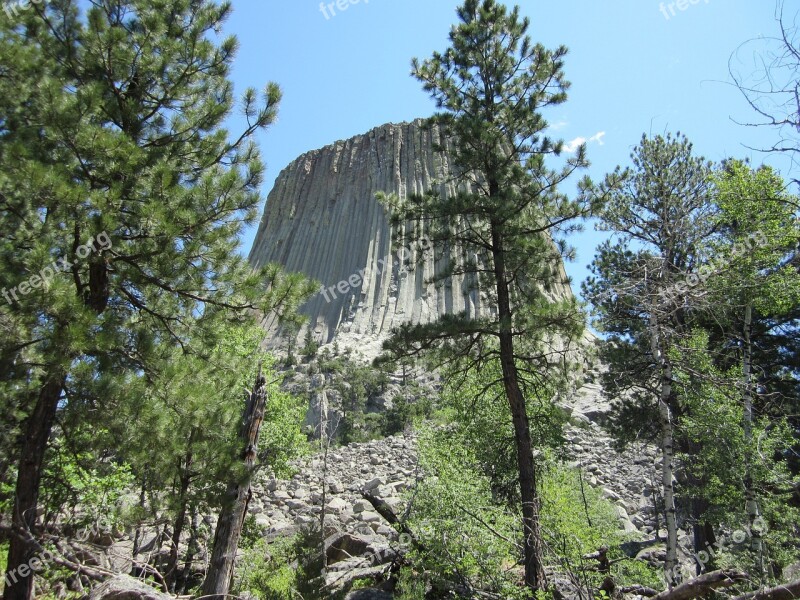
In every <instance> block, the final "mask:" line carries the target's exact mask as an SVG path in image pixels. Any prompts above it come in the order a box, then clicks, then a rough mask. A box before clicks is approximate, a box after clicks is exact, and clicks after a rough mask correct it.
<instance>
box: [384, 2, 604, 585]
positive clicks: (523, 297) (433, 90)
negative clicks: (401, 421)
mask: <svg viewBox="0 0 800 600" xmlns="http://www.w3.org/2000/svg"><path fill="white" fill-rule="evenodd" d="M457 14H458V18H459V23H458V24H457V25H455V26H454V27H453V28H452V30H451V32H450V42H451V44H450V47H449V48H448V49H447V50H445V52H444V53H438V52H436V53H434V54H433V56H432V58H431V59H429V60H426V61H423V62H419V61H417V60H416V59H415V60H414V61H413V74H414V76H415V77H416V78H417V79H418V80H420V81H421V82H422V83H423V86H424V89H425V90H426V91H428V92H430V94H431V96H432V97H433V98H434V100H435V101H436V104H437V106H438V108H439V109H441V112H440V113H438V114H437V115H436V116H435V117H434V118H433V123H435V124H437V125H439V126H440V127H441V128H442V131H443V135H444V138H445V140H447V141H446V143H445V145H446V146H448V150H449V157H450V159H452V161H453V162H454V163H455V164H456V165H457V167H458V168H459V169H460V175H459V176H457V181H456V182H453V183H455V184H456V186H455V187H456V188H457V189H458V190H460V191H459V193H458V194H457V195H454V196H451V197H447V198H445V197H443V196H441V195H440V194H438V193H437V191H436V190H431V191H429V192H428V193H426V194H424V195H422V196H419V197H413V198H397V197H390V198H388V199H387V203H388V204H389V206H390V208H391V209H392V212H393V214H394V217H395V222H396V223H398V224H402V223H408V222H409V221H410V222H411V223H412V225H411V226H410V227H406V231H405V234H407V235H409V236H415V235H423V234H424V235H428V236H429V237H430V238H431V239H432V240H433V241H434V246H436V247H437V248H438V249H442V248H445V249H448V250H449V256H448V257H447V258H449V259H450V260H449V268H447V269H445V270H444V271H443V272H441V273H440V275H439V276H438V277H439V279H441V280H443V279H446V278H448V277H450V276H452V275H455V274H462V275H465V279H466V280H467V281H472V282H474V283H477V287H478V289H479V290H480V292H481V293H483V294H485V295H486V298H487V300H488V305H489V306H491V307H492V308H493V309H496V313H495V314H494V315H480V316H479V315H467V314H459V315H450V316H446V317H442V318H441V319H440V320H439V321H437V322H435V323H432V324H428V325H419V326H408V327H403V328H401V329H400V330H398V331H397V332H395V335H394V337H393V338H392V340H390V342H389V343H388V344H387V345H386V350H387V351H388V352H389V354H391V355H393V356H394V357H403V356H409V355H416V354H418V353H420V352H427V353H429V355H431V356H434V357H436V358H438V359H439V362H440V363H441V362H452V361H453V360H455V359H466V360H463V361H462V362H460V363H459V364H460V365H461V366H462V368H463V370H464V372H472V371H475V370H478V369H479V368H480V366H481V365H482V364H486V363H487V362H488V361H491V360H497V361H498V362H499V365H500V369H499V371H500V375H499V376H498V382H499V383H501V384H502V389H503V390H504V393H505V397H506V401H507V402H508V405H509V407H510V412H511V416H512V421H513V426H514V436H515V451H516V465H517V469H518V485H519V490H520V497H521V513H522V534H523V541H524V543H523V551H524V565H525V583H526V584H527V585H528V586H529V587H530V588H531V589H536V588H543V587H545V586H546V577H545V570H544V564H543V562H542V540H541V530H540V514H539V513H540V507H541V502H540V498H539V493H538V479H537V478H538V474H537V466H536V462H535V460H534V446H535V442H534V440H533V439H532V436H531V427H530V422H529V417H528V410H527V407H526V396H525V393H524V390H525V389H526V387H528V386H530V388H541V389H543V388H545V387H548V385H547V384H549V383H551V380H555V379H556V378H557V377H556V375H555V374H554V373H556V372H558V368H559V367H560V368H562V369H563V366H564V363H565V362H566V361H565V354H566V349H567V348H569V347H570V343H571V341H572V340H575V339H577V338H578V337H579V335H580V333H581V331H582V328H583V319H582V317H581V315H580V311H579V310H578V308H577V305H576V303H575V301H574V300H572V299H569V300H559V299H554V297H553V294H551V292H552V290H553V289H554V287H556V286H558V285H559V284H561V285H563V286H567V285H568V284H567V282H566V281H565V279H566V277H565V276H564V274H563V271H562V270H561V268H560V262H561V254H566V253H567V252H568V250H567V248H566V244H564V243H563V242H561V243H557V244H556V243H554V242H553V238H555V237H556V236H558V235H560V234H564V233H567V232H569V231H572V230H574V229H575V228H577V224H576V222H575V221H576V219H578V218H580V217H583V216H586V215H587V214H589V213H591V211H592V210H593V209H594V208H595V207H596V205H597V204H599V201H598V200H597V199H596V198H595V197H594V196H593V194H592V191H591V188H590V185H589V183H588V182H587V181H583V182H582V184H581V185H580V189H579V194H578V197H577V199H571V198H569V197H568V196H567V195H565V194H564V193H563V192H561V191H560V190H559V189H558V186H559V184H561V183H563V182H564V181H566V180H567V179H568V178H569V177H570V176H571V175H572V174H573V173H574V172H575V171H577V170H579V169H582V168H585V167H586V166H587V165H588V163H587V161H586V157H585V147H583V146H582V147H580V148H579V149H578V150H577V152H576V154H575V155H574V156H571V157H570V158H568V159H567V160H566V161H565V164H564V165H563V167H562V168H559V169H556V170H552V169H550V168H548V167H547V166H546V164H545V163H546V161H547V159H548V158H549V157H551V156H553V155H557V154H559V152H560V149H561V145H560V143H554V142H553V141H552V140H551V139H550V138H549V137H547V136H546V135H545V134H544V130H545V129H546V127H547V122H546V121H545V119H544V117H543V116H542V113H541V111H542V110H544V109H547V108H549V107H553V106H557V105H559V104H561V103H563V102H564V101H565V100H566V90H567V88H568V87H569V84H568V82H567V81H566V79H565V76H564V72H563V59H564V56H565V55H566V53H567V50H566V48H564V47H559V48H556V49H555V50H549V49H547V48H545V47H544V46H542V45H541V44H533V43H532V42H531V40H530V38H529V36H528V35H527V31H528V27H529V21H528V19H527V18H522V17H521V16H520V14H519V8H518V7H515V8H514V9H512V10H508V9H507V8H506V7H505V6H503V5H502V4H499V3H498V2H495V1H494V0H482V1H479V0H467V1H466V2H464V4H463V5H462V6H460V7H459V8H458V9H457ZM488 385H491V384H490V383H489V382H487V386H488Z"/></svg>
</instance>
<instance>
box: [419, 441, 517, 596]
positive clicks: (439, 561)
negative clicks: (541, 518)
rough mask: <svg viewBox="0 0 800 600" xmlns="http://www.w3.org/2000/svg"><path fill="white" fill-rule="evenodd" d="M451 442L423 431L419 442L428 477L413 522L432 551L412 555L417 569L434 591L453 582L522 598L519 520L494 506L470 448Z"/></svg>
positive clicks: (423, 485)
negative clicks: (517, 567) (518, 570)
mask: <svg viewBox="0 0 800 600" xmlns="http://www.w3.org/2000/svg"><path fill="white" fill-rule="evenodd" d="M451 440H452V438H451V437H450V435H449V432H447V431H436V430H427V431H423V432H422V433H421V436H420V439H419V460H420V466H421V467H422V469H423V470H424V471H425V473H426V474H427V475H428V477H427V478H426V479H424V480H423V481H422V482H420V484H419V487H418V489H417V490H416V492H415V498H414V510H413V512H412V515H411V518H410V525H411V529H412V530H413V531H415V532H417V535H418V536H419V538H420V541H421V542H422V544H423V545H424V547H425V548H426V552H425V554H424V555H420V554H419V553H418V552H412V556H413V557H414V560H415V565H416V568H417V569H421V570H424V572H425V575H426V577H427V578H428V579H430V582H431V584H432V585H433V586H434V587H440V586H442V584H443V581H442V580H448V579H450V580H452V582H453V583H457V584H460V585H467V586H470V587H492V588H493V589H495V590H496V591H497V592H498V593H503V594H505V593H511V594H515V595H513V596H508V597H512V598H513V597H521V596H519V589H516V591H514V590H515V588H516V584H517V583H518V582H517V577H518V573H515V571H514V567H515V565H516V563H517V560H518V556H517V551H518V549H517V547H516V544H515V542H514V539H515V536H516V530H517V528H518V519H517V518H516V516H515V515H514V514H513V512H511V511H510V510H508V509H507V508H505V507H504V506H502V505H498V504H496V503H493V502H492V490H491V485H490V481H489V478H488V477H486V476H484V475H483V474H482V473H481V471H480V466H479V464H478V460H477V458H476V456H475V453H474V452H473V451H472V450H471V448H470V446H467V445H464V444H461V443H452V442H451ZM484 523H485V524H490V525H489V527H487V526H485V525H484Z"/></svg>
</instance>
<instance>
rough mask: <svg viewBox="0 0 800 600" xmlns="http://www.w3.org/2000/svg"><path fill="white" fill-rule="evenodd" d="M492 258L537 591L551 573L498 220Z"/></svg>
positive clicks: (528, 555) (531, 577)
mask: <svg viewBox="0 0 800 600" xmlns="http://www.w3.org/2000/svg"><path fill="white" fill-rule="evenodd" d="M492 259H493V262H494V276H495V285H496V288H497V308H498V315H497V316H498V319H499V322H500V331H499V338H500V365H501V367H502V370H503V387H504V389H505V393H506V398H507V400H508V404H509V408H510V409H511V418H512V422H513V425H514V440H515V442H516V449H517V467H518V469H519V487H520V495H521V499H522V533H523V545H522V548H523V561H524V565H525V585H527V586H528V587H530V588H531V589H533V590H536V589H540V588H544V587H546V586H547V576H546V574H545V571H544V564H543V558H542V555H543V552H542V533H541V526H540V522H539V512H540V500H539V496H538V488H537V481H536V466H535V462H534V457H533V443H532V441H531V430H530V423H529V421H528V411H527V407H526V405H525V398H524V397H523V395H522V390H521V389H520V385H519V373H518V372H517V367H516V364H515V362H514V336H513V321H512V317H513V314H512V310H511V297H510V293H509V285H508V279H507V273H506V266H505V254H504V248H503V237H502V235H501V232H500V227H499V226H498V225H497V224H496V223H492Z"/></svg>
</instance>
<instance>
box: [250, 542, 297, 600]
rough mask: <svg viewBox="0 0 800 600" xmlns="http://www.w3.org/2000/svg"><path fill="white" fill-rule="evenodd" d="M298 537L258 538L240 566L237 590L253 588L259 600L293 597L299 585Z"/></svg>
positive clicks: (252, 592) (254, 594)
mask: <svg viewBox="0 0 800 600" xmlns="http://www.w3.org/2000/svg"><path fill="white" fill-rule="evenodd" d="M294 543H295V540H294V538H280V539H278V540H276V541H274V542H272V543H268V542H267V541H266V540H265V539H263V538H262V539H260V540H258V541H257V542H256V543H255V544H254V545H253V546H252V547H251V548H249V549H248V550H246V551H245V553H244V557H243V558H242V562H241V566H240V567H239V568H238V569H237V570H238V572H239V573H241V575H240V579H239V581H238V582H237V586H236V589H237V591H236V594H237V595H241V594H242V592H249V593H250V594H252V595H253V596H255V597H256V598H258V599H259V600H293V599H294V598H296V597H297V595H296V589H295V569H293V568H292V566H291V564H292V561H293V560H295V551H294Z"/></svg>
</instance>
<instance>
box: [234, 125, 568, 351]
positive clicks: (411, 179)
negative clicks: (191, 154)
mask: <svg viewBox="0 0 800 600" xmlns="http://www.w3.org/2000/svg"><path fill="white" fill-rule="evenodd" d="M422 124H423V122H422V121H420V120H417V121H414V122H412V123H402V124H399V125H383V126H381V127H378V128H376V129H373V130H372V131H370V132H369V133H366V134H364V135H359V136H356V137H354V138H352V139H350V140H346V141H339V142H336V143H334V144H332V145H330V146H326V147H325V148H322V149H320V150H314V151H312V152H308V153H306V154H304V155H302V156H300V157H299V158H298V159H297V160H295V161H294V162H293V163H291V164H290V165H289V166H288V167H286V168H285V169H284V170H283V171H282V172H281V173H280V175H279V176H278V178H277V180H276V182H275V186H274V188H273V190H272V192H271V193H270V194H269V197H268V199H267V204H266V208H265V210H264V216H263V219H262V221H261V225H260V227H259V230H258V234H257V236H256V239H255V242H254V244H253V248H252V250H251V252H250V261H251V263H252V264H254V265H258V266H260V265H264V264H266V263H269V262H276V263H279V264H281V265H283V266H284V267H285V268H286V269H287V270H289V271H299V272H302V273H305V274H306V275H308V276H310V277H311V278H313V279H315V280H317V281H319V282H321V283H322V285H323V289H322V290H321V292H320V293H319V294H317V295H316V296H315V297H314V298H312V299H311V300H310V301H309V302H308V303H307V304H306V306H305V307H304V309H303V312H304V313H305V314H307V315H308V316H309V317H310V327H311V328H312V331H313V333H314V335H315V337H316V339H317V340H318V341H320V342H322V343H329V342H331V341H332V339H333V337H334V335H335V334H336V335H338V334H350V335H351V337H352V336H355V337H356V339H359V338H373V339H374V338H380V337H382V336H384V335H385V334H386V333H388V332H389V331H390V330H391V328H392V327H395V326H397V325H399V324H400V323H403V322H406V321H413V322H416V323H425V322H429V321H431V320H434V319H435V318H437V317H438V316H439V315H441V314H449V313H460V312H462V311H466V312H467V313H468V314H470V315H474V314H485V313H482V311H486V310H490V308H489V307H488V306H487V303H486V302H485V300H483V299H482V298H481V295H480V294H479V293H477V292H476V290H475V285H474V283H473V281H472V278H471V276H467V277H464V276H456V277H453V278H452V280H451V281H450V280H448V281H447V282H446V283H440V284H436V285H434V284H429V283H427V281H428V280H430V278H431V276H432V275H434V273H436V272H437V270H441V269H442V268H443V266H444V265H446V264H448V260H450V257H454V258H455V259H459V250H458V249H457V248H436V249H433V250H432V251H430V252H423V250H424V246H425V244H424V243H422V244H418V243H413V242H411V241H410V237H409V229H407V228H400V229H396V230H392V227H391V226H390V224H389V222H388V220H387V215H386V211H385V209H384V207H383V206H382V205H381V204H380V203H379V202H378V201H377V200H376V199H375V194H376V193H377V192H381V191H382V192H387V193H396V194H398V195H399V196H400V197H401V198H402V197H407V196H409V195H413V194H421V193H423V192H425V191H427V190H430V189H434V188H435V189H438V190H439V192H440V193H441V194H442V195H443V196H445V197H450V196H452V195H454V194H455V193H456V191H457V186H456V184H455V183H453V182H452V176H453V175H454V173H455V172H456V171H455V166H454V165H453V164H452V163H451V161H450V160H449V159H448V156H447V153H446V152H445V153H440V152H436V151H435V150H434V146H435V145H439V144H441V145H444V146H445V147H446V140H444V139H443V137H442V135H441V132H440V131H439V129H438V128H437V127H432V128H430V129H426V128H424V127H423V126H422ZM409 227H410V226H409ZM398 244H399V245H402V246H405V249H404V250H400V249H398V248H397V246H398ZM558 293H560V294H566V295H570V294H571V291H570V290H569V287H568V286H566V285H564V286H562V287H561V288H560V289H559V291H558ZM267 326H268V327H270V326H271V324H267ZM303 334H304V332H301V335H303Z"/></svg>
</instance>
